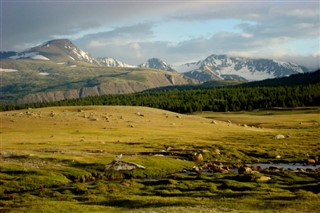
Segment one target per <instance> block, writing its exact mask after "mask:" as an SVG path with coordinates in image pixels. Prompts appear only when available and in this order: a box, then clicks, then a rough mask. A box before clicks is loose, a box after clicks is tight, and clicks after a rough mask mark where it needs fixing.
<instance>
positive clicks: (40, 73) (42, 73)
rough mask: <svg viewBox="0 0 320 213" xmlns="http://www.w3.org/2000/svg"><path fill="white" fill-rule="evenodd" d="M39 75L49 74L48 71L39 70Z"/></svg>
mask: <svg viewBox="0 0 320 213" xmlns="http://www.w3.org/2000/svg"><path fill="white" fill-rule="evenodd" d="M39 75H44V76H46V75H50V73H47V72H39Z"/></svg>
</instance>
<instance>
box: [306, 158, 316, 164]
mask: <svg viewBox="0 0 320 213" xmlns="http://www.w3.org/2000/svg"><path fill="white" fill-rule="evenodd" d="M307 164H316V160H315V159H308V160H307Z"/></svg>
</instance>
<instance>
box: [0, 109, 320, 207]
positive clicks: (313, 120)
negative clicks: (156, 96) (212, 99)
mask: <svg viewBox="0 0 320 213" xmlns="http://www.w3.org/2000/svg"><path fill="white" fill-rule="evenodd" d="M319 112H320V109H319V108H308V109H300V110H298V109H296V110H269V111H252V112H237V113H230V112H229V113H215V112H203V113H195V114H192V115H185V114H178V113H173V112H169V111H164V110H159V109H153V108H147V107H129V106H127V107H124V106H100V107H99V106H77V107H51V108H39V109H28V110H20V111H7V112H1V113H0V119H1V132H0V137H1V138H0V139H1V140H0V212H181V211H184V212H319V207H320V205H319V203H320V195H319V192H320V190H319V189H320V172H319V158H320V141H319V138H320V131H319V130H320V116H319ZM120 154H122V158H121V159H119V158H117V156H119V155H120ZM200 154H201V157H199V156H200ZM119 161H121V162H122V161H123V162H130V163H135V164H139V165H142V166H143V167H145V169H134V170H130V171H115V170H105V166H106V165H107V164H110V163H112V162H119ZM258 163H268V164H270V168H267V169H261V168H257V166H256V165H257V164H258ZM278 163H282V165H283V164H290V165H293V164H296V165H299V166H300V167H301V168H298V169H283V168H277V165H278ZM316 164H318V165H316ZM306 165H308V166H309V167H308V168H309V169H307V167H305V166H306Z"/></svg>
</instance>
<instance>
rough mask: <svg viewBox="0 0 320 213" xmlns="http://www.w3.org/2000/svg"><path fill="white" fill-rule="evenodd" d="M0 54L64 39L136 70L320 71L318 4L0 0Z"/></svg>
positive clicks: (293, 1) (294, 0)
mask: <svg viewBox="0 0 320 213" xmlns="http://www.w3.org/2000/svg"><path fill="white" fill-rule="evenodd" d="M0 10H1V11H0V12H1V13H0V19H1V22H0V24H1V25H0V29H1V32H0V36H1V39H0V41H1V42H0V50H1V51H8V50H14V51H22V50H24V49H26V48H30V47H32V46H36V45H38V44H41V43H44V42H46V41H48V40H52V39H60V38H67V39H70V40H71V41H72V42H73V43H74V44H76V45H77V46H78V47H80V48H81V49H83V50H84V51H86V52H89V53H90V54H91V55H93V56H94V57H114V58H116V59H118V60H121V61H123V62H125V63H127V64H132V65H137V64H141V63H143V62H145V61H146V60H147V59H148V58H152V57H157V58H160V59H162V60H164V61H166V62H167V63H169V64H173V65H175V64H180V63H186V62H194V61H198V60H203V59H205V58H206V57H208V56H209V55H211V54H227V55H230V56H243V57H249V58H270V59H276V60H284V61H290V62H294V63H298V64H300V65H303V66H306V67H308V68H310V69H316V68H319V67H320V62H319V61H320V2H319V1H318V0H317V1H308V0H301V1H298V0H291V1H289V0H281V1H276V0H269V1H267V0H265V1H260V0H246V1H239V0H233V1H231V0H225V1H214V0H211V1H209V0H184V1H183V0H175V1H170V0H112V1H111V0H93V1H89V0H86V1H84V0H33V1H32V0H0Z"/></svg>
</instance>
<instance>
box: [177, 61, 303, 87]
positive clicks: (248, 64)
mask: <svg viewBox="0 0 320 213" xmlns="http://www.w3.org/2000/svg"><path fill="white" fill-rule="evenodd" d="M175 69H176V70H177V71H179V72H184V75H186V76H188V77H191V78H194V79H197V80H200V81H202V82H206V81H210V80H223V79H237V80H244V79H246V80H248V81H257V80H264V79H268V78H279V77H284V76H289V75H292V74H297V73H304V72H307V68H305V67H302V66H299V65H297V64H294V63H290V62H282V61H276V60H271V59H250V58H242V57H229V56H227V55H211V56H209V57H207V58H206V59H205V60H202V61H198V62H194V63H188V64H184V65H181V66H177V67H175Z"/></svg>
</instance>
